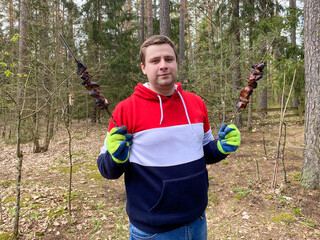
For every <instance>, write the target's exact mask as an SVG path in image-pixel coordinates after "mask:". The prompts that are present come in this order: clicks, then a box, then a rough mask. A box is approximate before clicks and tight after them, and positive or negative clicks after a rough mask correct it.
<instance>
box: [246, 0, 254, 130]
mask: <svg viewBox="0 0 320 240" xmlns="http://www.w3.org/2000/svg"><path fill="white" fill-rule="evenodd" d="M248 4H249V6H248V7H249V8H250V9H249V11H248V12H249V13H251V16H250V18H249V19H250V22H249V49H252V46H253V38H254V37H253V33H254V31H253V26H254V0H249V1H248ZM252 102H253V96H251V101H249V106H248V121H247V131H249V132H251V131H252Z"/></svg>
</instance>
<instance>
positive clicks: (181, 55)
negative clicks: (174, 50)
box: [179, 0, 186, 85]
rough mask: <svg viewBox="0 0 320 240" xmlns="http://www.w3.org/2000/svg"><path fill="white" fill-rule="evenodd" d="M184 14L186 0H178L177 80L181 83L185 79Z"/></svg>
mask: <svg viewBox="0 0 320 240" xmlns="http://www.w3.org/2000/svg"><path fill="white" fill-rule="evenodd" d="M185 16H186V0H180V24H179V69H180V74H179V82H180V83H181V84H182V85H183V83H184V79H185V39H184V31H185Z"/></svg>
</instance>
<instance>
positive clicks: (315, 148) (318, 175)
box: [301, 0, 320, 189]
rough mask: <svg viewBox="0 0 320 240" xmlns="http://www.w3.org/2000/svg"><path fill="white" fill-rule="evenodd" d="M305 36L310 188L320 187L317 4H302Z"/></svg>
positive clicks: (313, 0)
mask: <svg viewBox="0 0 320 240" xmlns="http://www.w3.org/2000/svg"><path fill="white" fill-rule="evenodd" d="M304 9H305V11H304V34H305V44H304V50H305V79H306V84H305V96H306V100H305V103H306V105H305V134H304V144H305V148H304V159H303V168H302V181H301V183H302V185H303V186H305V187H306V188H309V189H315V188H319V184H320V91H319V89H320V72H319V69H320V51H319V49H320V28H319V22H320V1H319V0H306V1H305V3H304Z"/></svg>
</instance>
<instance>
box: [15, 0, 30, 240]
mask: <svg viewBox="0 0 320 240" xmlns="http://www.w3.org/2000/svg"><path fill="white" fill-rule="evenodd" d="M27 4H28V0H21V3H20V36H21V38H20V39H19V62H20V65H19V73H20V74H22V76H23V75H24V73H25V68H26V64H27V61H26V42H27V22H28V9H27ZM22 96H23V87H22V78H19V80H18V87H17V158H18V163H17V171H18V173H17V187H16V205H15V216H14V223H13V235H14V237H15V238H18V235H19V220H20V200H21V175H22V162H23V155H22V151H21V148H20V143H21V131H20V130H21V115H22V110H23V107H22V106H23V99H22Z"/></svg>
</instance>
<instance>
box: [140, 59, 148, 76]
mask: <svg viewBox="0 0 320 240" xmlns="http://www.w3.org/2000/svg"><path fill="white" fill-rule="evenodd" d="M140 66H141V70H142V72H143V74H144V75H146V74H147V73H146V67H145V66H144V65H143V63H142V62H141V63H140Z"/></svg>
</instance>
